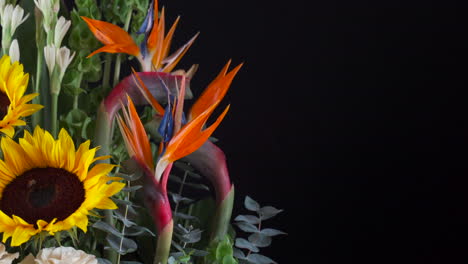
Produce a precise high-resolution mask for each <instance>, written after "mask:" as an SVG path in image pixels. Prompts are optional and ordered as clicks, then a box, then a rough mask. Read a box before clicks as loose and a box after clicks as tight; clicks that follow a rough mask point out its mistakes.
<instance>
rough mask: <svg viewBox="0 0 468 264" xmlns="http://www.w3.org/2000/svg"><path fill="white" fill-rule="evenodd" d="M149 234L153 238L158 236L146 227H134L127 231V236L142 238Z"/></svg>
mask: <svg viewBox="0 0 468 264" xmlns="http://www.w3.org/2000/svg"><path fill="white" fill-rule="evenodd" d="M145 234H149V235H151V236H156V235H155V234H154V233H153V232H151V230H149V229H148V228H146V227H144V226H132V227H128V228H126V229H125V235H126V236H140V235H145Z"/></svg>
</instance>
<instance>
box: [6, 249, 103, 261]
mask: <svg viewBox="0 0 468 264" xmlns="http://www.w3.org/2000/svg"><path fill="white" fill-rule="evenodd" d="M32 260H34V262H31V261H32ZM97 263H98V261H97V259H96V257H95V256H93V255H89V254H86V252H84V251H82V250H76V249H74V248H72V247H57V248H44V249H42V250H40V251H39V253H38V254H37V256H36V259H34V258H32V256H28V257H27V258H25V259H24V260H23V261H22V262H21V264H97ZM0 264H3V263H0Z"/></svg>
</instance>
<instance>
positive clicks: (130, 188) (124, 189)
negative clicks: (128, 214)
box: [122, 185, 143, 192]
mask: <svg viewBox="0 0 468 264" xmlns="http://www.w3.org/2000/svg"><path fill="white" fill-rule="evenodd" d="M142 187H143V186H141V185H135V186H131V187H124V188H123V189H122V191H124V192H134V191H136V190H139V189H141V188H142Z"/></svg>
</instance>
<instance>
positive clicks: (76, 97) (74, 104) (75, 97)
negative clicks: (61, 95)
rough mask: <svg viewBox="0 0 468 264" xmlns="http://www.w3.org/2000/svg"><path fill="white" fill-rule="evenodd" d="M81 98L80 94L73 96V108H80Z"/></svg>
mask: <svg viewBox="0 0 468 264" xmlns="http://www.w3.org/2000/svg"><path fill="white" fill-rule="evenodd" d="M79 98H80V95H79V94H75V95H74V96H73V109H78V99H79Z"/></svg>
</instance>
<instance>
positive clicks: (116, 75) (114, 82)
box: [112, 7, 133, 87]
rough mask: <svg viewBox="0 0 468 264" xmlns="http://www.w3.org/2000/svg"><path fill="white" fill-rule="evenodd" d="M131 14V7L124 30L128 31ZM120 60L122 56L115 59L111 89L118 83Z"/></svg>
mask: <svg viewBox="0 0 468 264" xmlns="http://www.w3.org/2000/svg"><path fill="white" fill-rule="evenodd" d="M132 14H133V7H132V8H130V9H129V10H128V13H127V16H126V18H125V24H124V28H123V29H124V30H125V31H128V28H129V27H130V20H131V18H132ZM121 60H122V55H120V54H118V55H117V58H116V59H115V66H114V81H113V82H112V87H115V86H116V85H117V84H118V83H119V79H120V64H121Z"/></svg>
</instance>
